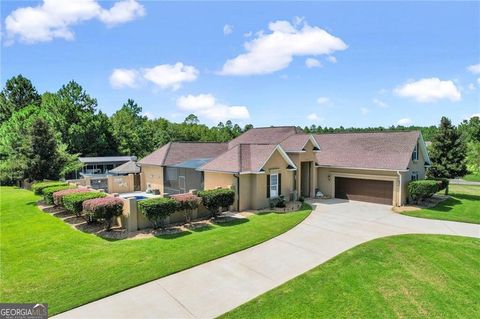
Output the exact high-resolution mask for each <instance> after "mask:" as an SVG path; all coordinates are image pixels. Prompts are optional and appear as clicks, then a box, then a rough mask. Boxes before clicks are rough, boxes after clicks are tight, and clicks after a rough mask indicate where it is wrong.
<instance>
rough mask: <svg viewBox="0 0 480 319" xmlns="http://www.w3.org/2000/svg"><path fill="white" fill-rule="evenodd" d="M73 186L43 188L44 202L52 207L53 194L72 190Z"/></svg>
mask: <svg viewBox="0 0 480 319" xmlns="http://www.w3.org/2000/svg"><path fill="white" fill-rule="evenodd" d="M72 188H73V186H68V185H60V186H50V187H44V188H42V194H43V200H44V201H45V203H47V204H49V205H52V204H53V194H54V193H55V192H58V191H62V190H66V189H72Z"/></svg>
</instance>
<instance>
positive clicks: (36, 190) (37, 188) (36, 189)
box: [32, 181, 67, 195]
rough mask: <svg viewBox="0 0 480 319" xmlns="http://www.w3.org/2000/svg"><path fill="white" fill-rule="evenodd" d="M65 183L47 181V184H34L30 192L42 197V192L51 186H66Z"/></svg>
mask: <svg viewBox="0 0 480 319" xmlns="http://www.w3.org/2000/svg"><path fill="white" fill-rule="evenodd" d="M66 185H67V183H65V182H60V181H48V182H35V183H33V184H32V191H33V192H34V193H35V194H36V195H42V190H43V189H44V188H47V187H52V186H66Z"/></svg>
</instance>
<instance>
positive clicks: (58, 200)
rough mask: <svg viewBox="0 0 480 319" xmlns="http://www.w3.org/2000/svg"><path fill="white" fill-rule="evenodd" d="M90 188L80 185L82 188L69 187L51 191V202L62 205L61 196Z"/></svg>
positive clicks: (84, 191)
mask: <svg viewBox="0 0 480 319" xmlns="http://www.w3.org/2000/svg"><path fill="white" fill-rule="evenodd" d="M89 191H90V190H89V189H88V188H85V187H82V188H70V189H64V190H61V191H58V192H55V193H53V203H54V204H55V205H63V197H64V196H67V195H70V194H75V193H86V192H89Z"/></svg>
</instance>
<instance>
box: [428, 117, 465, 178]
mask: <svg viewBox="0 0 480 319" xmlns="http://www.w3.org/2000/svg"><path fill="white" fill-rule="evenodd" d="M465 157H466V145H465V141H464V138H463V137H462V135H461V134H460V132H458V130H457V128H456V127H455V126H453V125H452V122H451V121H450V120H449V119H448V118H446V117H442V119H441V120H440V126H439V129H438V132H437V134H435V136H434V137H433V140H432V147H431V151H430V159H431V161H432V167H430V168H429V170H428V175H429V176H430V177H434V178H438V177H444V178H455V177H461V176H464V175H465V174H466V173H467V168H466V164H465Z"/></svg>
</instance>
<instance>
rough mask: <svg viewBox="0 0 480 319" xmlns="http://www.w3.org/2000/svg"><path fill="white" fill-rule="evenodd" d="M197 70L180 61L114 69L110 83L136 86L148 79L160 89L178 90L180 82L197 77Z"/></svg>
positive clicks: (189, 80)
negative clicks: (146, 66) (148, 66)
mask: <svg viewBox="0 0 480 319" xmlns="http://www.w3.org/2000/svg"><path fill="white" fill-rule="evenodd" d="M198 74H199V72H198V70H197V69H196V68H195V67H193V66H190V65H184V64H183V63H182V62H177V63H175V64H173V65H172V64H160V65H157V66H154V67H152V68H142V69H138V70H136V69H114V70H113V72H112V74H111V75H110V85H111V86H112V87H113V88H115V89H120V88H124V87H130V88H134V87H138V86H139V85H140V83H142V84H143V83H145V81H149V82H151V83H153V84H154V85H156V86H158V87H159V88H161V89H171V90H174V91H175V90H178V89H179V88H180V87H181V86H182V83H184V82H192V81H195V80H196V79H197V78H198Z"/></svg>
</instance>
